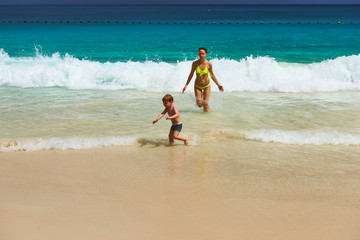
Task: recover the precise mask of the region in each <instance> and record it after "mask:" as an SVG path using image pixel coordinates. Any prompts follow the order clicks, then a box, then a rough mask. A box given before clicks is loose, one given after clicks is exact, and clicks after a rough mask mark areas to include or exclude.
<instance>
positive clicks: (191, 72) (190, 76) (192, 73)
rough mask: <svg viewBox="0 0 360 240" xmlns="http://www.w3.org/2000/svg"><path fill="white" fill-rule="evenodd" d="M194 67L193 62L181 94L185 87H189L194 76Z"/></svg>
mask: <svg viewBox="0 0 360 240" xmlns="http://www.w3.org/2000/svg"><path fill="white" fill-rule="evenodd" d="M195 66H196V64H195V62H193V63H192V65H191V71H190V74H189V77H188V79H187V81H186V84H185V87H184V88H183V90H182V93H184V92H185V90H186V88H187V86H188V85H189V83H190V81H191V79H192V77H193V76H194V72H195V69H196V68H195Z"/></svg>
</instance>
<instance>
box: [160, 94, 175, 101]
mask: <svg viewBox="0 0 360 240" xmlns="http://www.w3.org/2000/svg"><path fill="white" fill-rule="evenodd" d="M162 101H163V102H173V101H174V98H173V96H171V95H170V94H166V95H165V96H164V97H163V98H162Z"/></svg>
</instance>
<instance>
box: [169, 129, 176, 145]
mask: <svg viewBox="0 0 360 240" xmlns="http://www.w3.org/2000/svg"><path fill="white" fill-rule="evenodd" d="M174 132H175V131H174V130H172V129H170V132H169V143H170V144H173V143H174Z"/></svg>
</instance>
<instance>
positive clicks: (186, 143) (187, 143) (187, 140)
mask: <svg viewBox="0 0 360 240" xmlns="http://www.w3.org/2000/svg"><path fill="white" fill-rule="evenodd" d="M184 145H186V146H188V145H189V139H188V138H187V139H186V140H185V141H184Z"/></svg>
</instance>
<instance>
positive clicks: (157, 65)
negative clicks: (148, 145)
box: [0, 50, 360, 92]
mask: <svg viewBox="0 0 360 240" xmlns="http://www.w3.org/2000/svg"><path fill="white" fill-rule="evenodd" d="M211 61H212V63H213V66H214V73H215V74H216V76H217V78H218V79H219V81H220V83H221V84H222V85H224V87H225V90H226V91H252V92H259V91H265V92H269V91H273V92H318V91H322V92H329V91H340V90H360V68H359V66H360V55H353V56H347V57H338V58H336V59H333V60H325V61H323V62H320V63H312V64H296V63H282V62H277V61H276V60H275V59H273V58H270V57H252V56H250V57H247V58H245V59H241V60H238V61H237V60H229V59H213V60H211ZM190 66H191V62H190V61H182V62H177V63H176V64H170V63H166V62H153V61H146V62H133V61H128V62H115V63H110V62H106V63H100V62H96V61H90V60H86V59H83V60H81V59H77V58H75V57H72V56H70V55H68V54H66V55H64V56H61V55H60V54H59V53H54V54H53V55H52V56H44V55H41V54H37V56H35V57H10V56H9V55H8V54H7V53H6V52H5V51H4V50H0V86H15V87H53V86H58V87H65V88H70V89H110V90H117V89H138V90H140V91H152V92H178V91H181V89H182V87H183V86H184V84H185V82H186V79H187V77H188V75H189V71H190ZM213 89H214V90H215V91H216V90H217V88H216V87H215V86H214V88H213ZM189 91H192V88H189Z"/></svg>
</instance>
